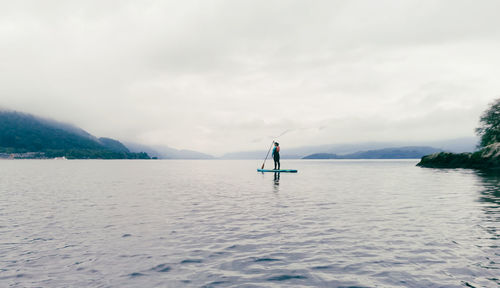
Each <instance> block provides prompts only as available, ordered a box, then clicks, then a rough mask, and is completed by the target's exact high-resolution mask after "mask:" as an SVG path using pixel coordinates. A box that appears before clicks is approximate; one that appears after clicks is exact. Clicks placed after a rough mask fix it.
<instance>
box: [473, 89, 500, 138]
mask: <svg viewBox="0 0 500 288" xmlns="http://www.w3.org/2000/svg"><path fill="white" fill-rule="evenodd" d="M479 122H480V127H479V128H476V133H477V135H478V136H480V137H481V143H480V144H479V146H480V147H485V146H488V145H490V144H493V143H498V142H500V98H499V99H496V100H495V101H493V103H492V104H491V107H490V108H489V109H488V110H486V111H484V113H483V115H481V119H480V120H479Z"/></svg>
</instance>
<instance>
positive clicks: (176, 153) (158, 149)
mask: <svg viewBox="0 0 500 288" xmlns="http://www.w3.org/2000/svg"><path fill="white" fill-rule="evenodd" d="M124 143H125V145H126V146H127V147H128V148H129V149H130V151H132V152H139V151H144V152H146V153H148V154H149V155H150V156H151V157H156V158H158V159H193V160H194V159H214V158H215V157H214V156H212V155H209V154H205V153H201V152H198V151H193V150H185V149H175V148H171V147H168V146H162V145H153V146H148V145H143V144H139V143H133V142H124Z"/></svg>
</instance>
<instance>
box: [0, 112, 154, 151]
mask: <svg viewBox="0 0 500 288" xmlns="http://www.w3.org/2000/svg"><path fill="white" fill-rule="evenodd" d="M27 152H42V153H40V154H37V155H39V156H40V157H46V158H54V157H62V156H65V157H66V158H68V159H149V156H148V155H147V154H146V153H131V152H130V151H129V150H128V149H127V148H126V147H125V146H124V145H123V144H122V143H120V142H119V141H116V140H113V139H110V138H96V137H94V136H92V135H90V134H89V133H87V132H85V131H84V130H82V129H79V128H77V127H74V126H71V125H67V124H62V123H57V122H54V121H50V120H45V119H41V118H37V117H35V116H33V115H29V114H24V113H19V112H11V111H1V112H0V153H27Z"/></svg>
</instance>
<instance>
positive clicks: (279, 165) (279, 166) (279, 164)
mask: <svg viewBox="0 0 500 288" xmlns="http://www.w3.org/2000/svg"><path fill="white" fill-rule="evenodd" d="M280 168H281V163H280V157H278V170H280Z"/></svg>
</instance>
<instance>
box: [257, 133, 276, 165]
mask: <svg viewBox="0 0 500 288" xmlns="http://www.w3.org/2000/svg"><path fill="white" fill-rule="evenodd" d="M273 145H274V140H273V142H272V143H271V147H269V150H267V155H266V158H265V159H264V163H262V168H260V169H264V165H265V164H266V160H267V156H269V152H271V148H273Z"/></svg>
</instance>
